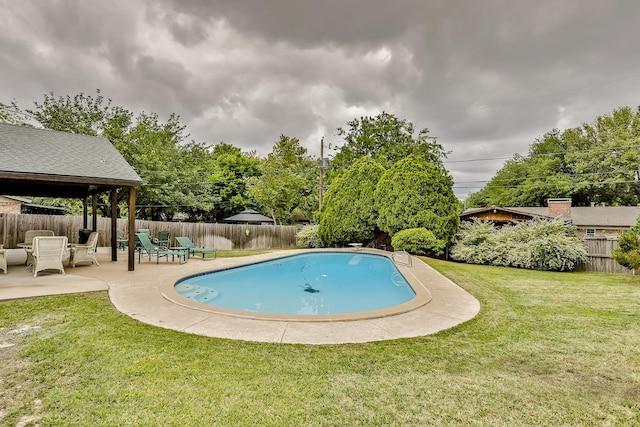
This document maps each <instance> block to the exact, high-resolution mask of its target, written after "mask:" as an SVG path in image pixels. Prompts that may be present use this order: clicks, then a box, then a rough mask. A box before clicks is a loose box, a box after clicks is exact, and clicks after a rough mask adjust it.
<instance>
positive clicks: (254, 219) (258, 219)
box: [222, 209, 273, 224]
mask: <svg viewBox="0 0 640 427" xmlns="http://www.w3.org/2000/svg"><path fill="white" fill-rule="evenodd" d="M222 221H223V222H242V223H263V222H270V223H272V224H273V219H272V218H269V217H268V216H264V215H262V214H261V213H259V212H256V211H254V210H252V209H248V210H245V211H242V212H240V213H238V214H235V215H232V216H230V217H228V218H225V219H223V220H222Z"/></svg>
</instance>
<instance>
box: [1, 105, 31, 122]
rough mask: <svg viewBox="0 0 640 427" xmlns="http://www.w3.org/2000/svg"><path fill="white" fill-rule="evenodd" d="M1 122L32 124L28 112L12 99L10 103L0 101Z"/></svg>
mask: <svg viewBox="0 0 640 427" xmlns="http://www.w3.org/2000/svg"><path fill="white" fill-rule="evenodd" d="M0 123H8V124H10V125H20V126H30V125H29V116H28V114H27V113H25V112H23V111H22V110H21V109H20V107H18V104H17V103H16V101H11V103H9V104H4V103H2V102H0Z"/></svg>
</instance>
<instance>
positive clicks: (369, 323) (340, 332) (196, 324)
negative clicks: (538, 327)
mask: <svg viewBox="0 0 640 427" xmlns="http://www.w3.org/2000/svg"><path fill="white" fill-rule="evenodd" d="M348 251H351V252H365V250H364V249H363V250H353V249H349V250H348ZM300 252H302V251H297V250H291V251H289V250H287V251H273V252H269V253H265V254H261V255H254V256H249V257H240V258H218V259H215V260H207V261H203V260H201V259H198V258H192V259H190V260H189V262H187V263H186V264H182V265H180V264H179V263H178V261H177V260H176V261H175V262H171V261H169V262H166V261H164V260H161V261H160V264H156V263H155V260H153V261H151V262H149V261H148V258H146V259H144V258H143V260H142V263H140V264H138V263H137V260H136V266H135V267H136V271H133V272H130V271H127V254H126V252H124V251H118V261H117V262H112V261H111V260H110V259H111V257H110V253H111V250H110V248H100V249H99V251H98V261H99V262H100V266H98V267H96V266H93V265H80V266H77V267H76V268H70V267H69V268H65V271H66V275H64V276H63V275H61V274H58V273H40V275H39V276H38V277H37V278H33V275H32V274H31V273H30V272H28V271H27V270H26V267H25V266H24V265H10V266H9V272H8V274H6V275H3V274H1V273H0V300H10V299H17V298H25V297H34V296H42V295H56V294H65V293H76V292H91V291H103V290H107V291H108V292H109V298H110V299H111V301H112V303H113V305H114V306H115V307H116V308H117V309H118V310H119V311H121V312H122V313H125V314H127V315H129V316H131V317H132V318H134V319H137V320H139V321H141V322H144V323H148V324H151V325H155V326H159V327H162V328H167V329H173V330H177V331H182V332H185V333H192V334H197V335H204V336H208V337H215V338H229V339H239V340H246V341H257V342H271V343H290V344H294V343H295V344H342V343H360V342H370V341H380V340H391V339H398V338H412V337H419V336H425V335H430V334H434V333H437V332H439V331H442V330H445V329H449V328H451V327H453V326H456V325H458V324H460V323H463V322H465V321H467V320H469V319H472V318H473V317H475V316H476V315H477V314H478V312H479V310H480V303H479V302H478V301H477V300H476V299H475V298H474V297H473V296H471V295H470V294H469V293H467V292H466V291H464V290H463V289H462V288H460V287H459V286H457V285H456V284H454V283H453V282H451V281H450V280H448V279H447V278H445V277H443V276H442V275H441V274H439V273H438V272H436V271H435V270H434V269H433V268H431V267H429V266H428V265H427V264H425V263H424V262H423V261H421V260H420V259H418V258H415V257H413V259H412V261H413V263H412V266H408V265H404V263H398V268H399V269H400V271H401V273H402V274H403V275H404V276H405V277H406V278H407V280H408V281H409V282H410V283H411V284H412V286H413V287H414V288H416V287H421V288H422V290H421V291H420V292H419V293H421V294H422V297H423V299H422V300H421V302H420V303H418V304H415V306H413V307H407V310H408V311H405V312H402V313H398V314H388V313H386V312H384V311H381V312H380V313H379V314H376V315H374V316H371V317H369V318H365V319H359V320H344V319H341V318H340V317H335V318H334V319H332V320H325V321H308V320H307V321H302V322H300V321H297V320H295V319H286V320H269V319H259V318H251V317H237V316H235V315H229V314H228V313H227V314H224V313H220V312H215V310H213V309H209V308H205V307H201V306H198V304H195V305H191V304H189V303H184V301H181V300H180V298H181V297H179V296H178V295H177V293H175V295H174V294H173V292H172V291H170V290H169V291H168V289H170V287H171V284H173V283H175V282H176V281H177V280H178V279H180V278H182V277H185V276H189V275H193V274H199V273H203V272H207V271H211V270H217V269H225V268H230V267H235V266H238V265H243V264H247V263H255V262H260V261H265V260H268V259H273V258H278V257H282V256H286V255H293V254H296V253H300ZM367 252H369V251H367ZM371 252H375V251H371ZM378 253H383V252H381V251H379V252H378ZM18 255H19V252H15V253H14V256H18ZM12 261H14V262H16V260H15V259H14V260H12V259H11V256H10V257H9V262H10V263H11V262H12ZM176 302H178V303H176Z"/></svg>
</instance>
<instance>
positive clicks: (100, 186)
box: [0, 123, 142, 198]
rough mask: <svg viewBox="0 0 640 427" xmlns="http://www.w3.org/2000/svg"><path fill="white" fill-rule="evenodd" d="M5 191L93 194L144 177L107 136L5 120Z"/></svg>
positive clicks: (0, 142) (0, 127)
mask: <svg viewBox="0 0 640 427" xmlns="http://www.w3.org/2000/svg"><path fill="white" fill-rule="evenodd" d="M0 147H1V148H2V155H1V156H0V194H8V195H16V196H51V197H78V198H82V197H87V196H88V195H90V194H93V193H99V192H103V191H109V190H112V189H115V188H120V187H136V186H138V185H140V184H141V183H142V180H141V179H140V177H139V176H138V174H137V173H136V172H135V170H133V168H132V167H131V166H130V165H129V163H127V161H126V160H125V159H124V157H122V155H121V154H120V152H119V151H118V150H117V149H116V148H115V147H114V146H113V144H111V142H110V141H109V140H107V139H105V138H99V137H95V136H87V135H78V134H72V133H66V132H58V131H53V130H48V129H36V128H31V127H26V126H16V125H9V124H5V123H0Z"/></svg>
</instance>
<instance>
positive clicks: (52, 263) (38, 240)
mask: <svg viewBox="0 0 640 427" xmlns="http://www.w3.org/2000/svg"><path fill="white" fill-rule="evenodd" d="M67 242H68V241H67V236H54V237H43V236H37V237H35V238H34V239H33V252H32V253H31V255H32V257H33V277H36V276H37V275H38V272H40V271H43V270H58V271H59V272H60V273H62V274H64V267H63V266H62V259H63V258H64V255H65V253H66V252H67Z"/></svg>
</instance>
